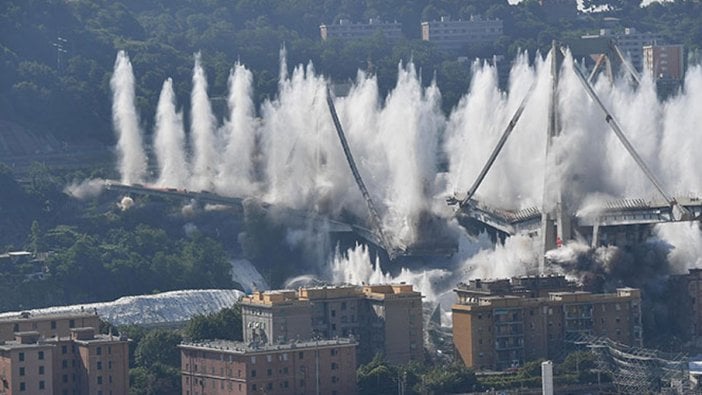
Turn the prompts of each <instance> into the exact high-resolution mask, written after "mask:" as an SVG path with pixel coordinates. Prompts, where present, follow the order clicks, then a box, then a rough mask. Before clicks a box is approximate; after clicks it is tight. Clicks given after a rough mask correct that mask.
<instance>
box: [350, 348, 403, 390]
mask: <svg viewBox="0 0 702 395" xmlns="http://www.w3.org/2000/svg"><path fill="white" fill-rule="evenodd" d="M356 380H357V382H358V393H359V394H360V395H371V394H376V395H383V394H388V395H390V394H395V393H397V380H398V371H397V368H396V367H395V366H393V365H390V364H389V363H387V362H386V361H384V360H383V357H382V355H376V356H375V357H374V358H373V360H372V361H370V362H369V363H367V364H365V365H361V366H360V367H359V368H358V371H357V375H356Z"/></svg>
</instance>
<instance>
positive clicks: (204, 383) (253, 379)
mask: <svg viewBox="0 0 702 395" xmlns="http://www.w3.org/2000/svg"><path fill="white" fill-rule="evenodd" d="M179 348H180V350H181V377H182V386H183V392H182V393H183V395H205V394H207V395H225V394H226V395H244V394H281V395H282V394H286V395H287V394H295V395H304V394H329V395H342V394H354V393H356V392H357V389H356V343H355V342H354V341H353V340H349V339H335V340H319V341H309V342H291V343H287V344H277V345H258V346H257V345H247V344H246V343H241V342H231V341H224V340H217V341H211V342H204V343H185V344H181V345H180V346H179Z"/></svg>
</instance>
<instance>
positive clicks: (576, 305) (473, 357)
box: [452, 288, 642, 370]
mask: <svg viewBox="0 0 702 395" xmlns="http://www.w3.org/2000/svg"><path fill="white" fill-rule="evenodd" d="M457 293H459V291H458V290H457ZM452 314H453V341H454V347H455V350H456V355H457V357H458V358H459V359H460V360H461V361H462V362H463V363H464V364H465V365H466V366H468V367H472V368H475V369H480V370H485V369H487V370H504V369H508V368H513V367H518V366H521V365H523V364H524V362H527V361H533V360H537V359H540V358H546V359H558V358H559V357H563V356H564V353H565V352H567V351H568V348H569V342H572V341H574V340H576V339H577V338H578V337H579V336H581V335H594V336H607V337H609V338H611V339H612V340H614V341H617V342H620V343H623V344H627V345H637V346H640V345H641V340H642V333H641V294H640V291H639V290H638V289H631V288H621V289H618V290H617V293H616V294H592V293H589V292H582V291H567V292H550V293H548V296H546V297H544V296H536V297H530V296H528V295H524V296H515V295H509V294H503V295H489V296H479V297H477V298H473V299H463V301H461V300H460V297H459V303H457V304H455V305H454V306H453V308H452Z"/></svg>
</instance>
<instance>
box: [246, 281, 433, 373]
mask: <svg viewBox="0 0 702 395" xmlns="http://www.w3.org/2000/svg"><path fill="white" fill-rule="evenodd" d="M241 312H242V324H243V332H244V342H247V343H250V342H261V343H264V344H269V345H274V344H280V343H286V342H289V341H293V340H308V339H312V338H316V339H333V338H336V337H350V336H353V337H354V338H355V339H357V340H358V342H359V347H358V352H359V355H358V359H359V361H362V362H366V361H369V360H371V359H372V358H373V356H375V354H377V353H381V354H383V355H384V356H385V358H386V359H387V360H388V361H392V362H397V363H405V362H409V361H411V360H419V359H421V357H422V353H423V349H424V347H423V345H424V343H423V332H422V330H423V317H422V295H421V293H419V292H415V291H414V290H413V289H412V285H408V284H395V285H367V286H363V287H356V286H336V287H311V288H301V289H299V290H297V291H292V290H282V291H265V292H254V293H253V294H252V295H249V296H246V297H244V298H243V299H242V300H241Z"/></svg>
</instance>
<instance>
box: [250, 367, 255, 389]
mask: <svg viewBox="0 0 702 395" xmlns="http://www.w3.org/2000/svg"><path fill="white" fill-rule="evenodd" d="M251 377H256V369H254V370H252V371H251ZM254 391H255V390H254Z"/></svg>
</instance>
